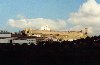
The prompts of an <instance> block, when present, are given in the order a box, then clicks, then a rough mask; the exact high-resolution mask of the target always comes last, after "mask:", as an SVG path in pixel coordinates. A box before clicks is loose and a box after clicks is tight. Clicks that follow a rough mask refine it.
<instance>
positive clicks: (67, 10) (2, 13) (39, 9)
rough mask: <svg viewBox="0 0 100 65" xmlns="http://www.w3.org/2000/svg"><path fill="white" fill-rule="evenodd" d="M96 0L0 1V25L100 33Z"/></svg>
mask: <svg viewBox="0 0 100 65" xmlns="http://www.w3.org/2000/svg"><path fill="white" fill-rule="evenodd" d="M99 3H100V0H0V28H1V29H6V30H8V31H18V30H20V29H24V28H26V27H31V28H33V29H40V27H41V26H43V25H49V27H50V28H51V29H53V30H80V29H82V28H84V27H88V28H89V33H94V32H95V31H96V32H95V34H97V33H98V32H100V30H99V27H100V4H99Z"/></svg>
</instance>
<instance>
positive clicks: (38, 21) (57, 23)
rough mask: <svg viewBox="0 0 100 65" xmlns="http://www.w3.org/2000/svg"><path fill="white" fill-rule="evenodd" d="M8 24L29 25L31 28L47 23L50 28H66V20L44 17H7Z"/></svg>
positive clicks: (19, 26)
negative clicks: (15, 18) (18, 18)
mask: <svg viewBox="0 0 100 65" xmlns="http://www.w3.org/2000/svg"><path fill="white" fill-rule="evenodd" d="M8 24H9V25H10V26H11V27H17V28H29V27H31V28H33V29H40V28H41V27H42V26H44V25H48V26H49V27H50V28H51V29H52V30H65V29H66V21H64V20H52V19H44V18H35V19H20V20H14V19H9V20H8Z"/></svg>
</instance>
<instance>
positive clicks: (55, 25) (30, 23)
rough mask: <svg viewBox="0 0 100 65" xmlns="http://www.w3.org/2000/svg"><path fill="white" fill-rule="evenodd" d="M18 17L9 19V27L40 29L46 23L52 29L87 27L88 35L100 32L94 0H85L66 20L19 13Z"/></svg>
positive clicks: (99, 6)
mask: <svg viewBox="0 0 100 65" xmlns="http://www.w3.org/2000/svg"><path fill="white" fill-rule="evenodd" d="M18 17H21V18H22V19H19V20H15V19H9V21H8V24H9V25H10V26H11V27H17V28H27V27H32V28H33V29H40V28H41V26H44V25H48V26H49V27H50V28H51V29H52V30H66V29H69V30H82V29H83V28H86V27H87V28H88V33H89V35H99V34H100V33H99V32H100V29H99V28H100V4H98V3H97V2H96V0H87V1H86V2H85V3H83V4H82V5H81V6H80V8H79V9H78V11H77V12H73V13H71V14H70V17H69V18H68V19H67V21H65V20H52V19H45V18H35V19H25V18H23V17H22V16H20V15H19V16H18ZM68 26H70V28H68Z"/></svg>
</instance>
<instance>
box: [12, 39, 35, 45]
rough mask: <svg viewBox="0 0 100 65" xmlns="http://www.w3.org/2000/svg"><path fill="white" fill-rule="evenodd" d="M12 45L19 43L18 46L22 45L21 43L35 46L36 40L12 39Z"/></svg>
mask: <svg viewBox="0 0 100 65" xmlns="http://www.w3.org/2000/svg"><path fill="white" fill-rule="evenodd" d="M12 43H19V44H23V43H27V44H31V43H33V44H36V39H14V40H12Z"/></svg>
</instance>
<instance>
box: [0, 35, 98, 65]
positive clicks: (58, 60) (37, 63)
mask: <svg viewBox="0 0 100 65" xmlns="http://www.w3.org/2000/svg"><path fill="white" fill-rule="evenodd" d="M99 45H100V36H97V37H96V36H95V37H87V38H86V39H80V40H76V41H72V42H68V41H63V42H53V41H47V42H38V43H37V45H34V44H31V45H27V44H23V45H19V44H16V45H12V44H10V43H7V44H3V43H2V44H0V65H99V64H100V63H99V62H100V46H99Z"/></svg>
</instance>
